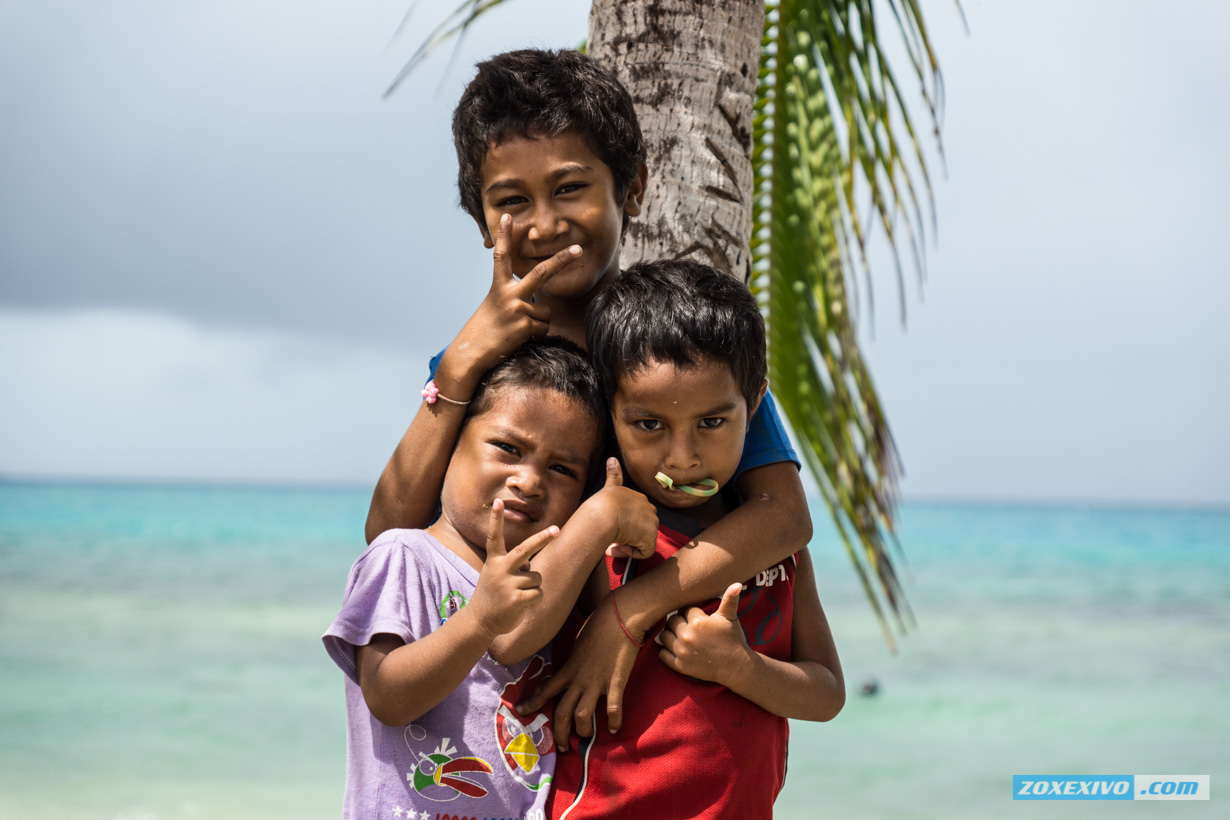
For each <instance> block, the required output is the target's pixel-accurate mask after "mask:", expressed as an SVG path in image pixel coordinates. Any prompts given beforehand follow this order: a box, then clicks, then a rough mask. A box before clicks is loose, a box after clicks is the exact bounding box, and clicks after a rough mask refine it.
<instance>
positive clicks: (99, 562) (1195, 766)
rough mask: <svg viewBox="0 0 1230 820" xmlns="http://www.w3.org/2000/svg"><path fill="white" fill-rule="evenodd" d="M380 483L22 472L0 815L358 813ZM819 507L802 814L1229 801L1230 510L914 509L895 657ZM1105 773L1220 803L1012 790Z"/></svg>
mask: <svg viewBox="0 0 1230 820" xmlns="http://www.w3.org/2000/svg"><path fill="white" fill-rule="evenodd" d="M367 500H368V496H367V492H366V491H364V490H345V489H344V490H329V489H277V488H251V487H138V486H124V485H85V484H11V483H10V484H0V670H2V671H0V692H2V693H3V697H0V817H3V818H10V817H11V818H40V819H41V818H46V819H47V820H57V819H58V818H73V819H74V820H89V819H90V818H104V819H105V820H121V819H123V820H155V818H158V819H159V820H163V819H166V820H170V819H171V818H215V817H216V818H223V817H225V818H241V819H242V818H275V819H276V818H296V820H303V819H304V818H332V817H336V816H338V813H339V808H340V800H341V786H342V780H343V777H344V758H345V751H344V734H343V732H344V726H343V708H342V696H341V679H340V675H339V673H338V672H337V671H336V670H335V669H334V667H333V666H332V664H330V663H329V661H328V660H327V658H326V657H325V654H324V652H323V650H322V649H321V646H320V641H319V634H320V632H321V630H322V629H323V628H324V627H325V626H326V625H327V624H328V622H329V621H330V620H331V618H332V617H333V615H334V614H335V610H336V608H337V606H338V604H339V602H340V595H341V590H342V586H343V584H344V581H345V577H346V572H347V570H348V568H349V566H350V563H351V561H353V559H354V557H355V556H356V555H357V554H358V553H359V551H360V550H361V540H362V522H363V518H364V516H365V514H366V507H367ZM815 520H816V522H817V527H816V529H817V533H818V537H817V539H816V542H815V543H814V544H813V554H814V557H815V561H816V566H817V576H818V579H819V585H820V592H821V598H822V601H823V603H824V605H825V608H826V611H827V613H828V616H829V619H830V621H831V623H832V625H833V629H834V633H835V635H836V638H837V641H838V647H839V649H840V651H841V656H842V661H843V665H844V668H845V674H846V680H847V685H848V687H849V689H850V695H849V699H848V701H847V705H846V708H845V710H844V711H843V712H842V714H841V715H839V716H838V718H837V719H836V720H834V721H833V722H831V723H828V724H803V723H794V724H792V743H791V751H790V764H789V765H790V768H789V774H788V777H787V785H786V789H785V791H784V793H783V794H782V796H781V797H780V799H779V800H778V803H777V807H776V812H775V814H776V816H777V817H781V818H814V817H842V818H846V817H853V818H932V817H969V818H984V817H989V816H1001V815H1002V816H1013V817H1048V818H1066V817H1072V818H1078V817H1079V818H1101V817H1108V818H1109V817H1124V816H1145V814H1147V815H1148V816H1150V817H1170V816H1177V814H1176V812H1178V811H1180V810H1181V812H1182V815H1183V816H1185V817H1187V816H1190V817H1224V816H1230V811H1227V810H1226V809H1225V806H1224V805H1223V804H1224V799H1219V797H1218V795H1219V791H1220V790H1221V789H1224V788H1225V785H1224V784H1226V783H1230V778H1228V777H1227V776H1228V775H1230V750H1228V747H1227V744H1226V738H1227V737H1230V710H1227V709H1226V708H1225V706H1224V704H1225V696H1224V688H1225V681H1226V680H1227V679H1230V511H1227V510H1174V509H1171V510H1153V509H1136V508H1107V507H1088V508H1082V507H1075V506H1031V505H1008V504H1002V505H990V504H937V503H913V504H908V505H906V506H905V508H904V509H903V511H902V542H903V544H904V545H905V548H906V551H907V554H908V558H909V567H910V569H909V570H908V576H909V577H908V582H907V589H908V591H909V595H910V602H911V604H912V606H913V610H914V613H915V615H916V618H917V625H916V626H915V627H914V628H913V629H911V630H910V632H909V634H907V635H906V636H905V637H903V638H900V639H899V651H898V653H897V655H896V656H892V655H890V653H889V652H888V650H887V649H886V646H885V642H884V639H883V637H882V636H881V633H880V629H879V626H878V625H877V623H876V621H875V619H874V617H873V616H872V614H871V612H870V610H869V608H868V606H867V604H866V602H865V601H864V600H863V599H862V593H861V591H860V588H859V586H858V584H857V581H856V579H855V576H854V574H853V572H852V571H851V569H850V567H849V565H848V563H847V560H846V558H845V555H844V552H843V550H842V549H841V548H840V546H839V545H838V544H837V542H836V540H835V538H834V537H832V536H830V535H829V533H828V530H827V525H826V521H827V517H826V514H825V513H823V512H822V511H816V512H815ZM871 676H874V677H875V678H876V679H877V680H878V681H879V683H880V693H879V694H878V695H876V696H873V697H863V696H860V695H859V694H857V686H858V683H859V682H860V681H861V680H862V679H864V678H866V677H871ZM1085 773H1088V774H1144V773H1159V774H1208V775H1211V777H1212V793H1213V799H1212V800H1210V801H1208V802H1207V803H1200V804H1196V803H1185V804H1181V805H1174V804H1169V803H1151V804H1143V803H1142V804H1133V805H1124V804H1121V803H1094V802H1054V803H1052V802H1045V803H1040V802H1019V801H1015V802H1014V801H1013V800H1012V799H1011V782H1012V775H1013V774H1085Z"/></svg>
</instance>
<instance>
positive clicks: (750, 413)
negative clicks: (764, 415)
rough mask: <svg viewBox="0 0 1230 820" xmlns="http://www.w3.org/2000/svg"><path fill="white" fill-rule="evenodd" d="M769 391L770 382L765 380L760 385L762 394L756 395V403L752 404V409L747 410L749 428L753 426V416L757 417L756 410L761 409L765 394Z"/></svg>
mask: <svg viewBox="0 0 1230 820" xmlns="http://www.w3.org/2000/svg"><path fill="white" fill-rule="evenodd" d="M768 390H769V380H768V379H765V380H764V381H763V382H761V384H760V392H759V393H757V394H756V401H754V402H753V403H752V406H751V407H749V408H747V426H748V427H751V426H752V416H754V415H756V410H757V409H758V408H759V407H760V403H761V402H762V401H764V394H765V393H767V392H768Z"/></svg>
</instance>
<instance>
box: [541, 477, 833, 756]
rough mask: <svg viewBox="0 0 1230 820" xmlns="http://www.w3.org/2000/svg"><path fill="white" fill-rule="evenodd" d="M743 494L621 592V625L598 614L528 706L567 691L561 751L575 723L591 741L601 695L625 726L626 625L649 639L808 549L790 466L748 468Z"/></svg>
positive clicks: (560, 719) (632, 650) (610, 615)
mask: <svg viewBox="0 0 1230 820" xmlns="http://www.w3.org/2000/svg"><path fill="white" fill-rule="evenodd" d="M739 491H740V492H741V493H742V494H743V497H744V498H746V499H748V501H747V502H746V503H744V504H743V505H742V506H740V507H738V508H737V509H735V510H733V511H731V512H730V513H728V514H727V515H725V516H723V517H722V519H721V520H720V521H718V522H717V523H716V524H714V525H713V526H712V527H710V528H709V529H707V530H705V531H704V532H702V533H701V534H700V535H699V536H697V537H696V539H695V540H693V541H692V542H691V543H690V544H689V545H688V546H687V547H685V548H683V549H681V550H679V551H678V552H677V553H675V554H674V555H673V556H671V557H670V558H669V559H668V560H666V561H664V562H662V564H661V565H659V566H658V567H656V568H655V569H654V570H653V571H651V572H648V573H645V574H644V575H642V576H639V577H637V578H636V579H634V580H633V581H631V582H630V583H628V584H626V585H624V586H621V587H620V588H619V589H618V590H616V591H615V595H614V606H618V608H619V616H622V619H623V626H621V625H620V622H619V616H617V615H616V613H615V611H614V607H613V606H612V605H611V604H610V603H608V604H607V605H605V606H600V607H599V608H598V609H597V610H595V611H594V613H593V615H591V616H590V618H589V620H587V621H586V622H585V626H584V627H583V628H582V629H581V633H580V634H579V635H578V636H577V642H576V644H575V645H574V646H573V650H572V655H571V656H570V657H569V659H568V661H567V663H565V664H564V667H563V668H562V669H561V670H560V671H559V672H558V673H557V674H556V675H555V677H553V678H552V679H551V680H549V681H547V682H546V683H545V684H543V685H542V686H541V687H539V688H538V690H536V691H535V692H534V694H533V695H532V696H531V697H530V699H529V700H527V701H526V702H525V704H523V705H522V711H523V712H529V711H533V710H535V709H538V708H540V707H541V706H542V704H543V703H546V702H547V701H548V700H550V699H551V698H553V697H555V696H556V695H558V694H559V693H561V692H564V694H563V696H562V697H561V698H560V700H559V703H558V704H557V705H556V707H555V721H554V723H555V738H556V747H557V748H559V749H561V750H563V749H567V747H568V736H569V734H570V733H571V732H572V731H573V721H574V719H575V723H576V732H577V734H579V735H581V736H583V737H588V736H589V735H590V733H591V732H590V727H591V722H590V719H591V716H592V715H593V714H594V710H595V709H596V708H597V704H598V699H599V698H601V697H603V696H605V697H606V712H607V726H608V728H609V729H610V730H611V731H612V732H616V731H619V727H620V726H621V725H622V724H623V690H624V687H625V685H626V684H627V681H628V676H629V674H631V672H632V664H633V662H634V661H635V660H636V653H637V646H636V644H634V643H633V642H632V641H631V640H629V636H628V635H626V634H625V633H624V627H626V628H627V629H628V631H629V632H630V633H631V635H632V636H634V637H636V638H637V639H638V640H643V639H644V637H645V632H646V631H647V630H648V629H649V628H650V627H652V626H653V624H655V623H657V622H658V621H659V620H660V619H662V618H663V617H665V616H666V614H667V613H668V612H670V611H672V610H675V609H679V608H680V607H684V606H687V605H688V604H691V603H692V602H694V601H703V600H705V599H707V598H715V597H717V596H718V595H721V594H722V592H723V590H725V589H726V588H727V587H728V586H730V585H731V584H732V583H736V582H742V581H744V580H746V579H747V578H751V577H752V576H754V575H755V574H756V573H757V572H760V571H761V570H763V569H767V568H768V567H771V566H773V565H774V564H776V563H778V562H779V561H784V560H786V559H787V558H789V557H790V556H791V555H793V554H794V553H796V552H798V551H799V550H801V549H803V548H804V547H806V546H807V542H808V541H809V540H810V539H811V514H810V513H809V512H808V509H807V499H806V497H805V496H804V494H803V483H802V481H800V479H799V472H798V469H797V468H796V467H795V465H794V464H793V463H792V462H789V461H783V462H777V463H774V464H766V465H765V466H763V467H757V468H756V469H753V470H748V471H747V472H745V473H743V474H742V475H740V476H739ZM565 690H567V691H565Z"/></svg>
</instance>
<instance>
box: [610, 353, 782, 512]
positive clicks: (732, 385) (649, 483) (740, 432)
mask: <svg viewBox="0 0 1230 820" xmlns="http://www.w3.org/2000/svg"><path fill="white" fill-rule="evenodd" d="M760 395H761V396H763V395H764V388H763V387H762V388H761V394H760ZM759 401H760V399H759V397H758V398H757V400H756V402H757V404H759ZM755 409H756V408H755V406H753V407H751V408H749V407H748V406H747V399H745V398H744V397H743V393H742V392H741V391H740V390H739V385H738V384H737V383H736V382H735V377H734V373H733V372H731V369H730V366H729V365H727V364H726V363H725V362H720V361H717V360H716V359H703V360H701V361H700V362H698V363H697V364H694V365H684V366H677V365H675V364H673V363H664V362H650V363H649V364H648V365H646V366H645V367H643V368H640V369H639V370H635V371H632V372H630V373H627V374H625V375H624V376H622V377H621V378H620V380H619V387H618V389H616V391H615V396H614V397H613V398H612V400H611V417H612V419H613V421H614V426H615V437H616V438H617V439H618V441H619V450H620V455H621V456H622V458H623V468H624V470H625V471H626V472H627V474H628V475H629V476H631V478H632V480H633V481H634V482H636V486H637V487H638V488H639V489H640V490H641V491H642V492H644V493H645V494H646V495H648V496H649V497H650V498H652V499H653V500H655V501H657V502H658V503H660V504H662V505H664V506H667V507H674V508H677V509H682V508H690V507H699V506H702V505H704V504H705V503H707V502H708V501H709V499H707V498H702V497H697V496H693V495H689V494H687V493H684V492H682V491H680V490H677V489H669V490H668V489H666V488H664V487H663V486H662V485H660V484H659V483H658V482H657V481H656V480H655V479H654V476H655V475H656V474H657V473H659V472H662V473H666V475H668V476H670V478H671V479H672V480H673V481H674V483H675V484H676V485H679V484H695V483H697V482H699V481H701V480H702V479H706V478H711V479H713V480H714V481H716V482H717V483H718V485H719V486H725V485H726V484H727V483H728V482H729V481H730V480H731V478H732V477H733V476H734V474H735V470H736V468H737V467H738V466H739V459H740V458H742V456H743V440H744V437H745V436H746V435H747V425H748V419H749V418H750V417H751V414H752V413H753V412H755Z"/></svg>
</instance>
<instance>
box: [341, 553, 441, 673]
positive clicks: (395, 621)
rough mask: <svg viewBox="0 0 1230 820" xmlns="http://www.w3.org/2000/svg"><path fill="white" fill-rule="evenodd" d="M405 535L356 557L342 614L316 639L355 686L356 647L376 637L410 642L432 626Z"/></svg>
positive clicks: (423, 584)
mask: <svg viewBox="0 0 1230 820" xmlns="http://www.w3.org/2000/svg"><path fill="white" fill-rule="evenodd" d="M407 532H410V531H409V530H390V531H389V532H387V533H385V534H384V535H382V536H381V537H380V538H378V539H376V541H374V542H373V543H372V545H371V546H370V547H369V548H368V550H367V552H365V553H363V555H361V556H360V557H359V560H358V561H356V562H355V564H354V566H353V567H352V568H351V570H350V577H349V579H348V580H347V582H346V594H345V596H344V597H343V599H342V611H341V612H340V613H338V616H337V618H335V619H334V621H333V623H332V624H330V625H329V628H328V629H327V630H325V634H324V635H323V636H321V639H322V640H323V641H324V645H325V651H326V652H327V653H328V654H329V657H330V658H332V659H333V662H334V663H336V664H337V665H338V667H339V668H340V669H341V670H342V671H343V672H345V673H346V675H347V676H348V677H349V678H350V679H351V680H353V681H354V682H355V683H358V682H359V669H358V665H357V664H356V663H355V648H356V647H359V646H366V645H367V644H369V643H371V640H372V638H373V637H374V636H376V635H378V634H381V633H388V634H390V635H396V636H397V637H399V638H401V639H402V640H403V641H405V642H406V643H411V642H413V641H414V640H415V639H416V638H421V637H422V636H423V635H425V634H427V633H428V632H430V631H431V630H432V628H433V627H434V624H433V623H432V622H431V620H430V615H429V614H428V613H427V611H426V609H427V608H426V607H425V605H424V604H423V601H425V600H428V599H429V593H430V590H429V589H427V587H428V586H430V580H429V579H428V578H425V577H422V575H423V574H422V573H421V572H420V571H419V567H418V566H417V563H416V562H417V560H418V558H417V556H416V554H415V553H416V551H417V550H416V549H415V548H414V545H411V544H408V543H405V542H404V541H403V539H402V538H401V537H399V533H401V534H404V533H407ZM421 548H422V547H421V546H420V549H421ZM411 596H413V598H412V597H411Z"/></svg>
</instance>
